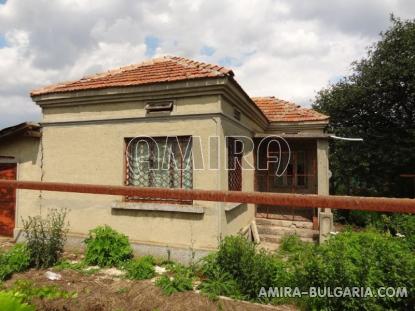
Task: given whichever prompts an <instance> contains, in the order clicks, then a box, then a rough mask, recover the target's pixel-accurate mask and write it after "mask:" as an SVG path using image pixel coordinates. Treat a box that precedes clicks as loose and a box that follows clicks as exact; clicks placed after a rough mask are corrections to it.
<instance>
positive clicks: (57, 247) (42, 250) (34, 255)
mask: <svg viewBox="0 0 415 311" xmlns="http://www.w3.org/2000/svg"><path fill="white" fill-rule="evenodd" d="M65 217H66V210H63V211H62V210H56V209H52V210H50V211H49V213H48V215H47V217H46V218H45V219H43V218H41V217H40V216H36V217H29V219H28V220H27V221H26V220H23V230H24V233H25V235H26V241H27V242H26V243H27V247H28V249H29V252H30V263H31V266H33V267H35V268H38V269H39V268H48V267H51V266H53V265H54V264H55V263H56V262H57V261H58V260H59V258H60V257H61V255H62V253H63V247H64V245H65V241H66V233H67V229H66V228H65Z"/></svg>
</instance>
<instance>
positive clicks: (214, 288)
mask: <svg viewBox="0 0 415 311" xmlns="http://www.w3.org/2000/svg"><path fill="white" fill-rule="evenodd" d="M198 289H200V291H201V292H202V293H203V294H205V295H206V296H207V297H208V298H209V299H211V300H217V299H218V296H227V297H231V298H234V299H242V298H243V296H242V294H241V292H240V290H239V286H238V284H237V282H236V281H235V280H233V279H232V276H231V275H230V274H229V273H227V272H224V271H222V270H221V269H220V268H218V267H217V268H216V269H214V270H211V271H210V277H209V278H208V279H206V280H204V281H203V282H202V283H200V285H199V286H198Z"/></svg>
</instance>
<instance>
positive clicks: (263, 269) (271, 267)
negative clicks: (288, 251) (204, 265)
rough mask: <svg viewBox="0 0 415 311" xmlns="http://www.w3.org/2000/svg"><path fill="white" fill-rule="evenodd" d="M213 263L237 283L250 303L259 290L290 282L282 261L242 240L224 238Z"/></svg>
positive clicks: (281, 285) (237, 237) (285, 284)
mask: <svg viewBox="0 0 415 311" xmlns="http://www.w3.org/2000/svg"><path fill="white" fill-rule="evenodd" d="M216 261H217V264H218V266H219V268H220V269H221V270H222V271H224V272H227V273H229V275H231V276H232V278H233V279H234V280H235V281H236V282H237V284H238V285H239V288H240V290H241V293H242V294H243V295H245V296H247V297H248V298H249V299H252V300H257V299H258V293H259V291H260V289H261V288H262V287H265V288H266V289H268V288H269V287H274V286H277V287H283V286H287V284H288V283H289V277H288V274H287V271H286V264H285V263H284V261H283V260H282V259H280V258H278V257H277V256H274V255H271V254H270V253H268V252H266V251H264V250H257V249H256V247H255V244H253V243H252V242H250V241H248V240H246V239H245V238H243V237H239V236H230V237H226V238H225V239H224V240H223V241H222V242H221V244H220V246H219V250H218V253H217V259H216Z"/></svg>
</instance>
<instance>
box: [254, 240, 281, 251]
mask: <svg viewBox="0 0 415 311" xmlns="http://www.w3.org/2000/svg"><path fill="white" fill-rule="evenodd" d="M259 247H260V248H262V249H265V250H266V251H269V252H275V251H276V250H278V249H279V248H280V244H279V243H267V242H262V241H261V243H260V244H259Z"/></svg>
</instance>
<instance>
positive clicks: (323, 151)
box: [317, 139, 334, 243]
mask: <svg viewBox="0 0 415 311" xmlns="http://www.w3.org/2000/svg"><path fill="white" fill-rule="evenodd" d="M317 194H321V195H328V194H329V142H328V139H318V140H317ZM318 220H319V230H320V234H319V241H320V243H322V242H324V241H325V240H327V239H328V237H329V235H330V232H332V231H333V228H334V226H333V214H332V212H331V210H330V209H329V208H325V209H324V208H323V209H321V208H319V209H318Z"/></svg>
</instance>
